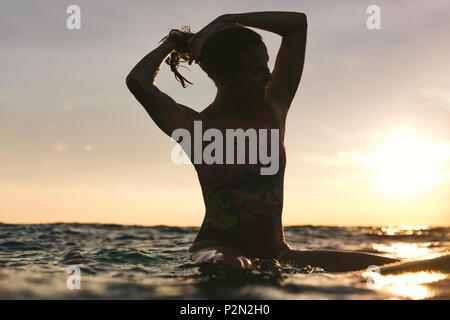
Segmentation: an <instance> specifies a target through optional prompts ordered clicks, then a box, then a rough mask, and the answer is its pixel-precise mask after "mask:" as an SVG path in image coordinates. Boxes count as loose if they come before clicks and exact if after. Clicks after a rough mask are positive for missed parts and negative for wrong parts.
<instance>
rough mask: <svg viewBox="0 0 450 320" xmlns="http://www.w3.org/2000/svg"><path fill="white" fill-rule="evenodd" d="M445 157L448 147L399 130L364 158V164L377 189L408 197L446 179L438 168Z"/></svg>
mask: <svg viewBox="0 0 450 320" xmlns="http://www.w3.org/2000/svg"><path fill="white" fill-rule="evenodd" d="M449 155H450V148H449V145H446V144H440V143H435V142H431V141H425V140H423V139H419V138H418V137H416V136H415V134H414V132H413V131H412V130H410V129H402V130H398V131H395V132H393V133H392V134H391V137H390V139H389V140H388V141H387V142H386V143H385V144H384V145H383V146H382V147H381V148H380V149H379V150H378V151H376V152H375V153H373V154H372V155H370V156H369V157H368V158H367V164H368V165H369V167H371V168H372V169H373V170H374V177H373V178H374V181H375V183H376V185H377V186H378V187H379V188H380V189H381V190H383V191H384V192H386V193H388V194H391V195H394V196H412V195H417V194H420V193H423V192H425V191H427V190H429V189H431V188H432V187H434V186H436V185H438V184H440V183H442V182H444V180H445V178H446V177H445V175H444V174H443V173H442V172H440V171H439V167H440V166H441V165H442V164H443V163H444V161H445V160H448V159H449Z"/></svg>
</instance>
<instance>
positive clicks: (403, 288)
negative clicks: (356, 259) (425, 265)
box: [363, 271, 447, 300]
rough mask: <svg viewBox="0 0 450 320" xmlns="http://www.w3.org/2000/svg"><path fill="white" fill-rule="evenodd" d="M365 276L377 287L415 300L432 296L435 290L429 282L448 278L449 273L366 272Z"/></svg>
mask: <svg viewBox="0 0 450 320" xmlns="http://www.w3.org/2000/svg"><path fill="white" fill-rule="evenodd" d="M363 276H364V277H366V278H370V279H371V282H372V283H373V285H374V287H373V288H375V289H380V290H383V291H385V292H388V293H390V294H394V295H395V296H400V297H403V298H409V299H413V300H421V299H426V298H432V297H433V296H434V295H435V294H434V291H433V290H432V289H431V288H430V287H428V286H427V284H430V283H433V282H437V281H440V280H443V279H445V278H447V275H445V274H442V273H437V272H424V271H422V272H415V273H404V274H400V275H385V276H383V275H381V274H378V273H375V272H366V273H364V274H363Z"/></svg>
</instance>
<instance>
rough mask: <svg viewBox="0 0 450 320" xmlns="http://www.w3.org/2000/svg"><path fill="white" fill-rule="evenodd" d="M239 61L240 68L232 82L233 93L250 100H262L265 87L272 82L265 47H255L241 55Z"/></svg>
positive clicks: (262, 45)
mask: <svg viewBox="0 0 450 320" xmlns="http://www.w3.org/2000/svg"><path fill="white" fill-rule="evenodd" d="M241 59H242V60H241V66H242V68H241V69H240V71H239V72H238V73H237V75H236V76H235V77H234V80H233V88H234V89H235V93H236V94H237V95H239V96H243V97H246V98H250V99H252V100H258V101H259V100H261V99H264V95H265V87H266V86H267V84H268V83H269V81H270V80H272V76H271V74H270V70H269V67H268V66H267V62H268V61H269V55H268V53H267V49H266V46H265V45H264V44H261V45H258V46H255V47H254V48H253V49H251V50H249V51H246V52H245V53H243V54H242V56H241Z"/></svg>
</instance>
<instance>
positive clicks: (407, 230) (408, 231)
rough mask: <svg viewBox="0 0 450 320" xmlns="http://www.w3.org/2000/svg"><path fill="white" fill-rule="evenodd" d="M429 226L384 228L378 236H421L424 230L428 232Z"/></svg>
mask: <svg viewBox="0 0 450 320" xmlns="http://www.w3.org/2000/svg"><path fill="white" fill-rule="evenodd" d="M427 229H428V226H427V225H421V226H410V225H400V226H389V227H382V228H381V231H380V232H379V233H378V235H380V236H381V235H387V236H394V235H413V234H415V235H419V236H420V235H421V234H422V231H423V230H427Z"/></svg>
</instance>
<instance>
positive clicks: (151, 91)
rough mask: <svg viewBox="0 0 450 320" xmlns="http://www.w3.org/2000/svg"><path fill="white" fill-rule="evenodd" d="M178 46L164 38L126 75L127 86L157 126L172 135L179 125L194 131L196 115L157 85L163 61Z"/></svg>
mask: <svg viewBox="0 0 450 320" xmlns="http://www.w3.org/2000/svg"><path fill="white" fill-rule="evenodd" d="M175 48H176V45H175V43H174V42H173V41H171V40H166V41H164V42H163V43H161V44H160V45H159V46H158V47H157V48H156V49H154V50H153V51H151V52H150V53H149V54H147V55H146V56H145V57H144V58H142V59H141V61H139V62H138V64H137V65H136V66H135V67H134V68H133V69H132V70H131V72H130V73H129V74H128V76H127V78H126V84H127V87H128V89H129V90H130V91H131V93H132V94H133V95H134V96H135V98H136V99H137V100H138V101H139V102H140V103H141V105H142V106H143V107H144V109H145V110H146V111H147V113H148V114H149V115H150V117H151V118H152V119H153V121H154V122H155V123H156V125H157V126H158V127H159V128H160V129H161V130H162V131H164V132H165V133H166V134H167V135H169V136H170V135H171V134H172V132H173V130H175V129H178V128H185V129H188V130H189V131H190V132H191V130H192V126H193V119H194V117H195V114H196V112H195V111H194V110H192V109H190V108H188V107H186V106H184V105H182V104H179V103H176V102H175V101H174V100H173V99H172V98H171V97H169V96H168V95H167V94H165V93H164V92H162V91H160V90H159V89H158V88H157V87H156V86H155V85H154V83H155V78H156V75H157V74H158V72H159V69H160V67H161V64H162V63H163V62H164V60H165V59H166V58H167V56H168V55H169V54H170V53H171V52H172V51H174V50H175Z"/></svg>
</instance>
